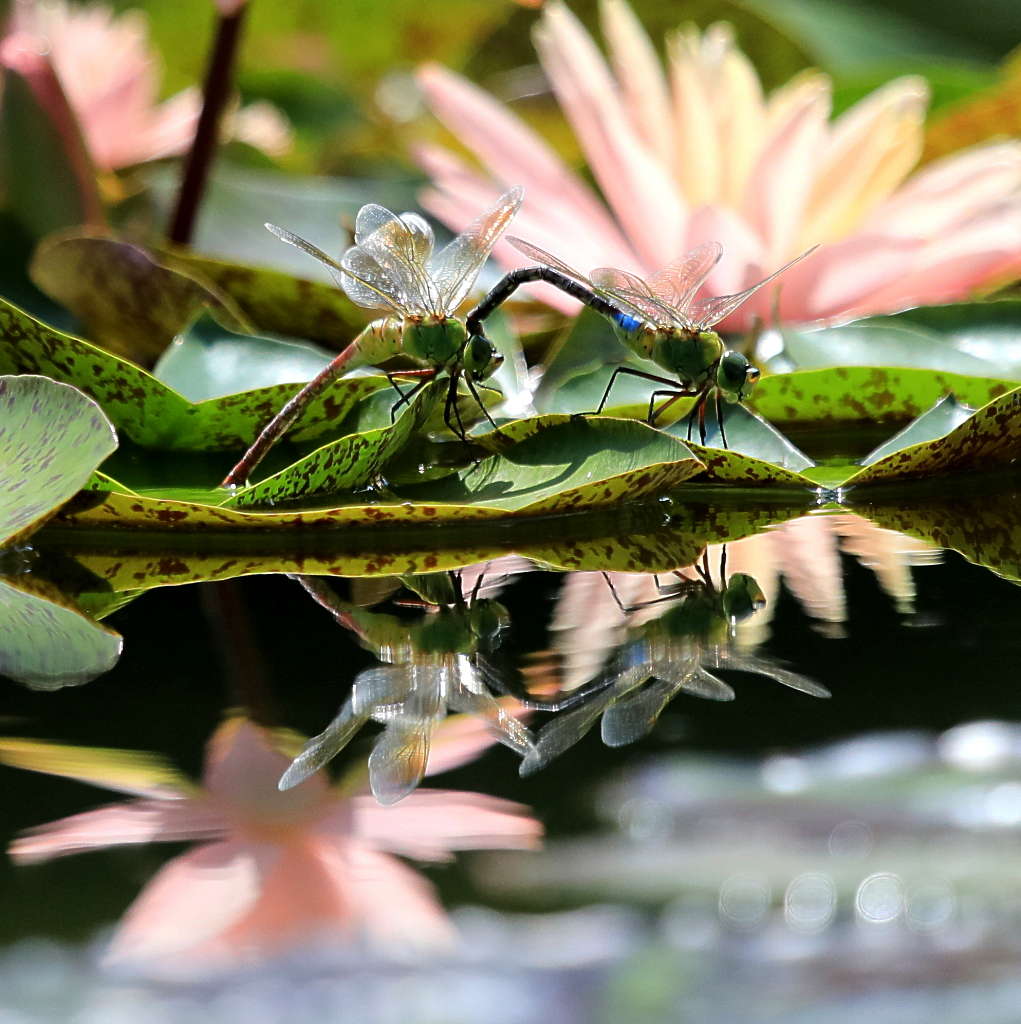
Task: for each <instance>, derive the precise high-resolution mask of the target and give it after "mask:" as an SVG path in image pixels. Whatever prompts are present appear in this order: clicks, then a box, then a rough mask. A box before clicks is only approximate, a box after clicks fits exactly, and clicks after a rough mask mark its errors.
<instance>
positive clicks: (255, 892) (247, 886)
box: [107, 840, 279, 965]
mask: <svg viewBox="0 0 1021 1024" xmlns="http://www.w3.org/2000/svg"><path fill="white" fill-rule="evenodd" d="M278 855H279V854H278V851H276V850H274V849H272V848H271V847H269V846H253V845H250V844H244V843H240V842H237V841H234V840H231V841H226V842H218V843H212V844H210V845H208V846H201V847H199V848H198V849H197V850H192V851H190V852H188V853H185V854H182V855H181V856H180V857H175V858H174V859H173V860H172V861H170V862H169V863H168V864H166V865H164V866H163V867H162V868H161V869H160V870H159V871H158V872H157V874H156V876H155V877H154V878H153V879H152V880H151V881H150V882H149V884H148V885H146V887H145V888H144V889H143V890H142V893H141V895H140V896H139V897H138V899H136V900H135V902H134V903H133V904H132V905H131V907H130V908H129V909H128V911H127V913H126V914H125V915H124V918H123V919H122V921H121V924H120V927H119V928H118V929H117V932H116V934H115V935H114V937H113V940H112V942H111V944H110V948H109V950H108V951H107V960H108V961H109V962H110V963H118V964H130V963H135V964H139V963H146V962H154V963H156V964H160V963H161V962H163V963H164V964H165V965H166V962H167V961H170V962H171V963H172V962H173V961H174V960H175V959H178V958H182V957H183V958H185V959H187V957H188V955H189V950H193V949H195V948H196V947H199V946H201V945H202V944H203V943H205V942H207V941H209V940H211V939H213V938H215V937H216V936H217V935H218V934H219V933H221V932H223V931H224V930H225V929H227V928H228V927H230V926H231V925H232V924H233V923H235V922H236V921H237V920H238V919H239V918H241V917H242V915H244V914H245V913H247V912H248V911H249V910H250V909H251V908H252V907H253V906H254V904H255V902H256V900H257V899H258V897H259V890H260V877H261V876H262V875H263V874H264V873H265V872H266V871H267V870H268V869H269V867H270V866H271V865H272V863H273V862H274V861H275V860H276V858H277V856H278Z"/></svg>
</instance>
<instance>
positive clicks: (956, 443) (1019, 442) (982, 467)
mask: <svg viewBox="0 0 1021 1024" xmlns="http://www.w3.org/2000/svg"><path fill="white" fill-rule="evenodd" d="M1019 461H1021V387H1019V388H1016V389H1015V390H1013V391H1011V392H1009V393H1008V394H1006V395H1003V396H1001V397H1000V398H997V399H995V400H994V401H992V402H990V403H989V404H988V405H985V406H983V407H982V408H981V409H979V410H978V411H977V412H976V413H975V414H974V415H973V416H970V417H968V419H966V420H965V421H964V422H963V423H962V424H961V425H960V426H958V427H956V428H955V429H953V430H951V431H950V433H949V434H947V435H946V436H945V437H939V438H936V439H935V440H933V441H924V442H922V443H921V444H913V445H910V446H909V447H907V448H904V449H902V450H901V451H898V452H894V453H893V454H891V455H887V456H885V457H884V458H881V459H879V460H878V461H877V462H874V463H872V465H870V466H867V467H866V468H864V469H862V470H861V471H860V472H858V473H855V474H854V475H853V476H851V477H849V478H848V479H847V480H845V481H844V483H843V486H845V487H858V486H861V485H863V484H879V483H900V482H902V481H906V480H916V479H922V478H927V477H933V476H941V475H944V474H947V473H974V472H979V471H989V470H996V469H1006V468H1008V467H1011V466H1017V465H1018V464H1019Z"/></svg>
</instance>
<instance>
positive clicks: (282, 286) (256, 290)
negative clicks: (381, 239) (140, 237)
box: [162, 212, 366, 351]
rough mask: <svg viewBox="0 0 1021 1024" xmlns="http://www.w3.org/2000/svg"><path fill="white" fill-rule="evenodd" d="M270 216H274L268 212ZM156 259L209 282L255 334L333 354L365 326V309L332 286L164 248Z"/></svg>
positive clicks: (277, 243)
mask: <svg viewBox="0 0 1021 1024" xmlns="http://www.w3.org/2000/svg"><path fill="white" fill-rule="evenodd" d="M267 216H268V215H267ZM273 216H274V218H276V217H277V216H278V214H276V213H275V212H274V214H273ZM263 219H264V220H265V219H266V216H264V217H263ZM263 233H264V234H265V235H266V236H267V239H268V241H269V242H272V243H274V244H276V245H277V247H278V248H280V249H289V248H290V247H289V246H286V245H280V243H279V242H278V240H277V239H276V238H274V237H273V236H272V235H270V234H269V232H268V231H265V229H263ZM162 259H163V260H164V262H165V263H166V264H167V265H168V266H171V267H175V268H178V269H181V270H184V271H187V272H188V273H189V274H192V275H194V276H195V277H196V278H198V279H200V280H204V281H209V282H211V283H212V284H213V285H214V286H215V287H216V288H217V290H218V291H219V292H221V293H222V294H224V295H229V296H230V298H231V300H232V301H233V302H234V303H235V304H236V306H237V307H238V308H239V309H240V310H241V311H242V312H243V313H244V315H245V316H246V317H247V318H248V320H249V321H250V322H251V323H252V324H254V325H255V327H256V329H258V330H260V331H268V332H269V333H270V334H282V335H285V336H286V337H291V338H308V339H309V340H310V341H318V342H322V343H323V344H326V345H329V346H330V347H331V348H333V349H336V350H337V351H339V350H340V349H342V348H343V347H344V345H346V344H347V342H348V341H349V340H350V339H351V338H352V337H354V335H355V334H357V333H358V332H359V331H360V330H361V329H362V328H363V327H364V326H365V314H366V311H365V310H364V309H362V307H361V306H356V305H355V304H354V303H353V302H352V301H351V300H350V299H349V298H348V297H347V296H346V295H345V294H344V293H343V292H342V291H341V290H340V289H339V288H338V287H337V286H336V284H334V283H332V282H331V283H329V284H327V283H325V282H324V281H313V280H310V279H309V278H308V277H305V276H300V277H292V276H291V275H290V274H285V273H283V272H281V271H279V270H273V269H271V268H269V267H255V266H250V265H248V264H246V263H230V262H227V261H226V260H218V259H214V258H212V257H210V256H203V255H201V254H199V253H195V252H191V251H189V250H186V249H171V250H168V251H167V252H165V253H163V254H162ZM308 262H309V263H313V262H314V261H312V260H309V261H308ZM310 271H311V268H310V267H304V272H305V273H308V272H310Z"/></svg>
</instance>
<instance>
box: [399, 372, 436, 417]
mask: <svg viewBox="0 0 1021 1024" xmlns="http://www.w3.org/2000/svg"><path fill="white" fill-rule="evenodd" d="M398 372H399V373H401V374H402V375H406V376H414V377H420V378H421V380H419V381H418V383H417V384H416V385H415V386H414V387H413V388H412V389H411V390H410V391H402V390H401V389H400V388H399V387H398V386H397V382H396V380H394V378H395V377H396V376H397V374H394V373H388V374H387V377H388V378H389V379H390V385H391V386H392V387H393V389H394V391H396V392H397V394H399V395H400V396H401V397H400V399H399V400H398V401H396V402H394V404H393V405H392V406H391V407H390V422H391V423H393V422H394V421H395V420H396V419H397V412H398V410H400V409H402V408H403V407H404V406H406V405H409V404H410V403H411V400H412V399H413V398H414V397H415V395H417V394H418V393H419V391H421V390H422V388H424V387H425V386H426V384H428V383H430V381H432V380H433V379H434V378H435V377H436V371H435V370H432V369H429V370H404V371H398Z"/></svg>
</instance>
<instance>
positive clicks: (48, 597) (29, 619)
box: [0, 575, 123, 690]
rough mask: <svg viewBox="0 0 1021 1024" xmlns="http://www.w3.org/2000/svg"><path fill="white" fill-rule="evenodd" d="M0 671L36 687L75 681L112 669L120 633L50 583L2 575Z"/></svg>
mask: <svg viewBox="0 0 1021 1024" xmlns="http://www.w3.org/2000/svg"><path fill="white" fill-rule="evenodd" d="M0 636H2V637H3V638H4V641H3V643H2V644H0V676H7V678H9V679H15V680H17V681H18V682H19V683H24V684H25V685H26V686H30V687H31V688H32V689H34V690H56V689H59V688H60V687H62V686H78V685H80V684H81V683H87V682H88V681H89V680H90V679H95V678H96V676H98V675H101V674H102V673H103V672H106V671H108V670H109V669H111V668H113V666H114V665H115V664H116V663H117V659H118V658H119V657H120V653H121V646H122V643H123V641H122V638H121V636H120V634H119V633H116V632H114V631H113V630H112V629H110V628H109V627H107V626H103V625H101V624H100V623H98V622H96V621H95V620H93V619H91V618H89V617H88V616H87V615H84V614H82V612H81V610H80V609H79V608H78V606H77V605H76V604H75V603H74V602H73V601H71V600H70V598H68V597H67V596H66V595H64V594H63V593H62V592H61V591H60V590H59V589H58V588H57V587H55V586H54V585H53V584H52V583H48V582H45V581H43V580H40V579H38V578H36V577H33V576H27V575H26V576H4V577H0Z"/></svg>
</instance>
